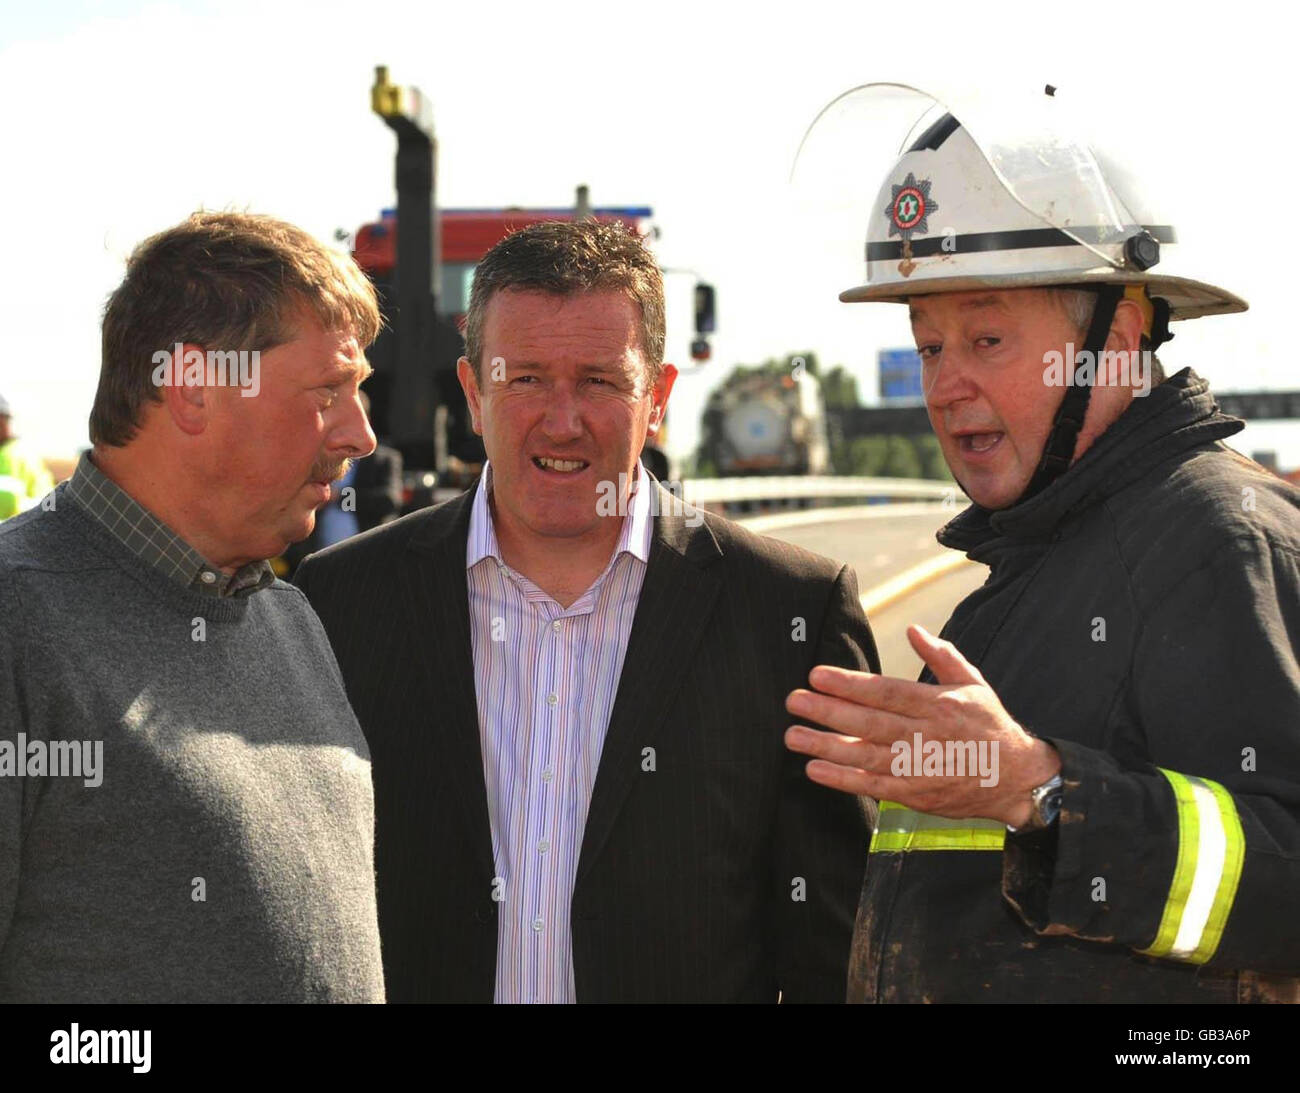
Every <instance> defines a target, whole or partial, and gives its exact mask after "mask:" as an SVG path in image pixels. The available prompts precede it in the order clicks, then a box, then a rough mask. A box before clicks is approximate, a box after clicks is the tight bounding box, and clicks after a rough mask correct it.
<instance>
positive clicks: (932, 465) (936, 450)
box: [916, 433, 953, 482]
mask: <svg viewBox="0 0 1300 1093" xmlns="http://www.w3.org/2000/svg"><path fill="white" fill-rule="evenodd" d="M916 447H917V450H918V453H919V454H920V457H921V466H922V468H923V470H922V476H923V477H925V478H934V479H938V480H939V481H941V482H951V481H952V480H953V477H952V472H951V471H950V470H948V464H947V463H946V462H945V461H944V458H943V448H941V447H940V446H939V438H938V437H937V436H935V435H934V434H933V433H931V434H930V435H928V436H919V437H917V438H916Z"/></svg>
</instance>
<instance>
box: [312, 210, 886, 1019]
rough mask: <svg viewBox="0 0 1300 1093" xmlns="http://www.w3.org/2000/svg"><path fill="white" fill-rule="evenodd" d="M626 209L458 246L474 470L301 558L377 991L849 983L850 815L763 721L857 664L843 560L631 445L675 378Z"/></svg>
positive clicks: (861, 628) (777, 719)
mask: <svg viewBox="0 0 1300 1093" xmlns="http://www.w3.org/2000/svg"><path fill="white" fill-rule="evenodd" d="M663 345H664V320H663V286H662V280H661V278H660V275H659V271H658V269H657V268H656V266H655V263H654V259H653V258H652V257H651V256H650V255H649V253H648V252H647V251H646V250H645V248H644V247H643V246H642V244H641V243H640V241H639V240H638V239H636V238H635V237H634V236H632V235H630V234H628V233H627V232H626V231H624V230H623V229H622V227H621V226H618V225H602V224H598V223H591V222H588V223H569V222H566V223H552V224H543V225H536V226H534V227H530V228H527V229H524V230H523V231H522V232H519V233H516V234H515V235H513V236H511V237H509V238H508V239H506V240H505V241H503V242H502V243H501V244H500V245H498V247H496V248H494V250H493V251H492V252H491V253H490V254H489V255H488V256H487V257H486V258H485V259H484V260H483V262H482V263H481V264H480V265H479V267H478V271H477V273H476V277H475V282H474V289H473V296H472V298H471V302H470V309H469V317H468V323H467V331H466V357H464V358H462V359H461V361H460V362H459V374H460V379H461V383H462V385H463V387H464V389H465V393H466V398H467V401H468V404H469V408H470V411H471V414H472V417H473V421H474V428H475V431H476V432H479V433H481V434H482V435H483V438H484V442H485V446H486V449H487V454H488V464H487V466H486V467H485V469H484V472H483V475H482V477H481V479H480V481H479V483H478V484H477V486H476V487H475V488H474V489H472V490H470V491H469V492H467V493H465V494H464V495H462V496H461V497H459V498H457V499H456V500H454V501H450V502H448V503H446V504H444V505H441V506H438V507H436V508H433V509H429V510H425V511H422V512H417V513H413V514H412V515H410V516H407V517H405V518H403V519H401V520H398V521H397V522H396V523H394V524H390V525H388V526H386V527H383V528H377V529H375V530H374V531H371V532H368V533H366V534H363V535H360V536H358V537H356V538H354V539H352V540H349V541H348V542H345V543H341V544H339V545H338V546H336V547H333V548H331V549H329V550H326V551H324V552H322V553H320V554H317V555H314V556H312V557H311V558H309V559H308V560H307V561H306V562H305V563H304V564H303V566H302V568H301V570H300V571H299V576H298V583H299V585H300V587H302V589H303V590H304V591H305V592H306V593H307V595H308V597H309V599H310V600H311V602H312V604H313V606H314V607H315V608H316V610H317V612H318V613H319V615H320V617H321V620H322V621H323V623H324V624H325V628H326V631H327V632H328V634H329V636H330V639H331V642H332V643H333V646H334V649H335V652H336V654H337V656H338V660H339V664H340V667H341V668H342V671H343V675H344V679H345V681H346V684H347V689H348V695H349V698H350V700H351V702H352V705H353V708H354V709H355V711H356V714H357V717H358V719H359V720H360V722H361V725H362V728H363V729H364V731H365V733H366V736H367V739H368V741H369V744H370V748H371V755H372V763H373V771H374V779H375V799H376V849H375V855H376V871H377V874H378V893H379V916H380V932H381V937H382V940H383V954H384V970H385V977H386V982H387V990H388V997H389V999H390V1000H393V1001H484V1002H486V1001H490V1000H494V999H495V1000H496V1001H556V1002H563V1001H580V1002H586V1001H628V1002H631V1001H776V1000H777V999H778V997H782V998H784V999H785V1000H787V1001H830V1002H835V1001H842V1000H843V998H844V994H845V987H846V975H847V962H848V955H849V940H850V934H851V931H852V925H853V917H854V913H855V910H856V906H857V897H858V892H859V888H860V883H861V879H862V873H863V869H864V866H865V862H866V851H867V843H868V838H869V826H868V823H867V818H866V816H865V815H864V812H863V809H862V807H861V805H860V804H859V802H858V801H857V800H855V799H852V798H846V797H843V796H840V795H837V794H835V793H834V792H833V791H830V790H827V789H825V788H824V787H820V786H817V785H815V784H814V783H812V782H811V781H809V780H808V779H807V778H805V777H804V774H803V763H802V762H801V761H800V760H798V759H797V758H795V757H794V756H793V755H792V753H790V752H788V751H787V750H786V749H785V748H784V746H783V734H784V731H785V729H786V727H787V725H788V724H789V720H790V719H789V716H788V715H787V714H786V712H785V709H784V700H785V695H786V694H787V693H788V692H789V691H790V690H791V688H793V687H797V686H801V685H803V683H804V682H805V681H806V679H807V675H808V672H809V670H810V669H811V667H812V666H813V665H815V664H821V663H832V664H838V665H842V666H844V667H847V668H852V669H858V670H863V669H867V670H871V671H878V670H879V664H878V660H877V657H876V651H875V646H874V643H873V641H872V637H871V632H870V630H869V628H868V626H867V623H866V620H865V618H864V617H863V615H862V611H861V608H860V606H859V603H858V596H857V587H856V582H855V580H854V576H853V573H852V571H851V570H849V569H848V567H846V566H841V565H839V564H837V563H834V562H831V561H829V560H827V559H824V558H820V557H818V556H816V555H813V554H809V553H807V552H805V551H802V550H799V549H797V548H795V547H792V546H788V545H785V544H782V543H779V542H776V541H773V540H768V539H762V538H759V537H757V536H755V535H753V534H751V533H749V532H746V531H745V530H744V529H742V528H740V527H739V526H737V525H735V524H733V523H730V522H729V521H726V520H723V519H721V518H719V517H715V516H711V515H705V514H704V513H701V512H699V511H697V510H694V509H690V508H685V507H683V506H682V505H681V504H680V503H679V502H678V501H677V500H676V498H675V497H673V495H672V494H670V493H669V492H668V491H666V490H664V489H663V488H662V487H660V486H659V485H658V483H656V482H655V481H654V480H653V478H651V477H650V476H649V475H648V474H647V473H646V471H645V469H644V468H643V467H642V466H641V465H640V463H639V461H638V459H637V456H638V453H639V452H640V451H641V448H642V445H643V443H644V442H645V441H646V440H647V438H649V437H652V436H654V434H655V433H656V432H657V430H658V426H659V423H660V422H661V421H662V419H663V413H664V407H665V405H666V403H667V400H668V394H669V392H670V390H671V388H672V384H673V379H674V377H675V375H676V371H675V369H673V367H672V366H671V365H668V364H663V363H662V361H663Z"/></svg>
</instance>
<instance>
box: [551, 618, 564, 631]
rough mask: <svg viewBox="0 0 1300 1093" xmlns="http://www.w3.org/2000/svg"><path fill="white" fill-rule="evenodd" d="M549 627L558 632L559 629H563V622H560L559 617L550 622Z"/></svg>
mask: <svg viewBox="0 0 1300 1093" xmlns="http://www.w3.org/2000/svg"><path fill="white" fill-rule="evenodd" d="M551 629H552V630H554V631H555V632H556V633H557V634H558V633H559V632H560V631H561V630H563V629H564V623H562V622H560V620H559V619H556V620H555V621H554V622H553V623H551Z"/></svg>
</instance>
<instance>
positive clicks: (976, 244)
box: [867, 224, 1178, 262]
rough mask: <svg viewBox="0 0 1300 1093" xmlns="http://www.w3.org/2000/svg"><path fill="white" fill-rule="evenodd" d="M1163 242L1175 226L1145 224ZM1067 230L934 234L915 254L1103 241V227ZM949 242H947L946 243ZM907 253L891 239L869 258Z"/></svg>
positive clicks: (874, 246) (870, 247)
mask: <svg viewBox="0 0 1300 1093" xmlns="http://www.w3.org/2000/svg"><path fill="white" fill-rule="evenodd" d="M1142 228H1143V229H1144V230H1146V231H1149V232H1150V233H1151V234H1152V235H1154V236H1155V237H1156V239H1158V240H1159V241H1160V242H1161V243H1176V242H1177V241H1178V237H1177V235H1176V234H1175V233H1174V229H1173V228H1172V227H1170V226H1169V225H1168V224H1143V225H1142ZM1071 231H1072V234H1066V233H1065V232H1063V231H1061V230H1060V229H1059V228H1026V229H1024V230H1021V231H1010V232H970V233H969V234H967V235H933V236H931V237H930V238H928V239H913V240H912V255H911V256H912V257H913V258H929V257H931V256H933V255H936V254H974V253H978V252H987V251H999V250H1032V249H1034V248H1036V247H1076V246H1078V245H1079V241H1080V240H1082V241H1083V242H1085V243H1100V242H1102V241H1103V238H1102V237H1103V232H1102V229H1101V228H1097V227H1092V226H1087V227H1085V226H1083V225H1080V226H1079V227H1077V228H1073V229H1071ZM1104 234H1105V235H1106V239H1105V242H1107V243H1118V242H1122V240H1119V239H1114V238H1111V237H1110V233H1109V232H1106V233H1104ZM945 244H946V245H945ZM902 257H903V242H902V240H901V239H898V240H894V239H891V240H889V241H888V242H877V243H868V244H867V261H868V262H888V261H891V260H894V259H899V258H902Z"/></svg>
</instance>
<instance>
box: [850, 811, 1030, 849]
mask: <svg viewBox="0 0 1300 1093" xmlns="http://www.w3.org/2000/svg"><path fill="white" fill-rule="evenodd" d="M1006 837H1007V829H1006V825H1005V824H1001V823H999V822H998V821H997V820H949V819H947V818H946V817H943V816H931V815H930V814H929V813H928V812H916V811H913V810H912V809H910V808H906V807H904V806H903V805H900V804H897V803H896V802H894V801H881V802H880V811H879V814H878V816H877V818H876V830H875V831H874V832H873V833H872V836H871V847H870V849H869V853H872V854H877V853H882V852H890V851H894V852H897V851H912V850H1001V849H1002V844H1003V842H1004V841H1005V840H1006Z"/></svg>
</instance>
